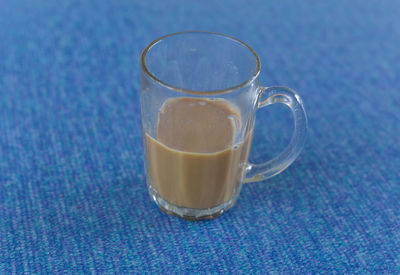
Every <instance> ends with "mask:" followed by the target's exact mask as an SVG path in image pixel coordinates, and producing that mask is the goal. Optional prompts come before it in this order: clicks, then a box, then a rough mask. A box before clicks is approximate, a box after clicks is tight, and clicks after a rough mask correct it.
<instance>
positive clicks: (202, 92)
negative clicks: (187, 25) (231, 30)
mask: <svg viewBox="0 0 400 275" xmlns="http://www.w3.org/2000/svg"><path fill="white" fill-rule="evenodd" d="M185 34H208V35H216V36H219V37H222V38H225V39H231V40H234V41H235V42H238V43H239V44H241V45H242V46H245V47H246V48H247V49H249V50H250V52H251V53H252V54H253V56H254V58H255V60H256V68H255V71H254V72H253V74H252V75H251V76H250V77H249V78H248V79H247V80H246V81H244V82H242V83H241V84H238V85H235V86H232V87H228V88H225V89H218V90H190V89H184V88H180V87H176V86H173V85H170V84H168V83H166V82H164V81H162V80H160V79H158V78H157V77H156V76H155V75H154V74H152V73H151V72H150V70H149V69H148V68H147V65H146V56H147V53H148V52H149V50H150V49H151V48H152V47H153V46H155V45H156V44H157V43H159V42H160V41H162V40H164V39H165V38H168V37H171V36H176V35H185ZM140 66H141V69H142V71H143V72H144V73H145V74H146V75H147V76H149V77H150V78H151V79H152V80H153V81H154V82H156V83H157V84H159V85H161V86H163V87H165V88H168V89H170V90H173V91H176V92H181V93H187V94H197V95H216V94H224V93H229V92H232V91H234V90H237V89H240V88H242V87H245V86H247V85H248V84H249V83H252V82H253V81H254V80H255V79H256V78H257V77H258V76H259V74H260V71H261V62H260V58H259V57H258V55H257V53H256V52H255V51H254V50H253V49H252V48H251V47H250V46H249V45H247V44H246V43H244V42H243V41H241V40H239V39H237V38H235V37H233V36H230V35H226V34H222V33H218V32H211V31H182V32H175V33H171V34H167V35H164V36H161V37H159V38H157V39H156V40H154V41H152V42H151V43H150V44H148V45H147V46H146V47H145V48H144V50H143V51H142V53H141V54H140Z"/></svg>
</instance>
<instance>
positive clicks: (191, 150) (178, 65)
mask: <svg viewBox="0 0 400 275" xmlns="http://www.w3.org/2000/svg"><path fill="white" fill-rule="evenodd" d="M140 65H141V93H140V94H141V121H142V134H143V144H144V158H145V170H146V181H147V185H148V188H149V192H150V196H151V198H152V199H153V200H154V201H155V202H156V204H157V205H158V206H159V207H160V209H161V210H162V211H163V212H166V213H167V214H171V215H175V216H178V217H180V218H183V219H187V220H202V219H212V218H216V217H218V216H219V215H221V214H222V213H223V212H224V211H226V210H227V209H229V208H231V207H232V206H233V205H234V204H235V202H236V200H237V198H238V196H239V193H240V189H241V186H242V183H245V182H254V181H260V180H264V179H267V178H270V177H272V176H275V175H277V174H278V173H280V172H282V171H283V170H285V169H286V168H287V167H288V166H289V165H290V164H291V163H292V162H293V161H294V160H295V159H296V158H297V156H298V155H299V154H300V151H301V149H302V147H303V145H304V141H305V138H306V130H307V118H306V113H305V110H304V106H303V103H302V100H301V98H300V96H299V95H298V94H297V93H296V92H295V91H293V90H292V89H289V88H286V87H278V86H276V87H267V88H266V87H262V86H260V85H259V74H260V69H261V64H260V60H259V57H258V56H257V54H256V53H255V52H254V50H253V49H252V48H250V47H249V46H248V45H246V44H245V43H243V42H241V41H240V40H238V39H236V38H234V37H231V36H228V35H224V34H219V33H213V32H202V31H188V32H179V33H174V34H170V35H166V36H163V37H161V38H159V39H157V40H155V41H153V42H151V43H150V44H149V45H148V46H147V47H146V48H145V49H144V50H143V52H142V54H141V57H140ZM264 98H265V99H264ZM275 103H283V104H285V105H287V106H289V107H290V109H291V110H292V112H293V116H294V125H295V129H294V134H293V136H292V139H291V141H290V143H289V145H288V146H287V148H286V149H285V150H284V151H283V152H281V153H280V154H279V155H278V156H276V157H275V158H274V159H272V160H269V161H267V162H265V163H262V164H252V163H249V162H248V156H249V151H250V146H251V140H252V136H253V130H254V122H255V113H256V111H257V109H258V108H262V107H265V106H268V105H270V104H275Z"/></svg>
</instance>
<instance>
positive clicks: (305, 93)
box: [0, 0, 400, 274]
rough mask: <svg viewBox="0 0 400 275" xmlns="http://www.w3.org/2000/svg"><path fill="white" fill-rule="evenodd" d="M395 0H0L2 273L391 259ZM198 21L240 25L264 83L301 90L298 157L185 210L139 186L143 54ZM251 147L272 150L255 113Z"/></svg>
mask: <svg viewBox="0 0 400 275" xmlns="http://www.w3.org/2000/svg"><path fill="white" fill-rule="evenodd" d="M399 14H400V2H399V1H396V0H392V1H391V0H386V1H261V0H260V1H239V0H237V1H229V2H228V1H208V0H206V1H193V2H192V1H184V0H182V1H175V0H174V1H157V2H156V1H133V0H122V1H102V0H96V1H75V0H74V1H47V0H38V1H0V150H1V151H0V273H1V274H7V273H23V272H25V273H34V274H38V273H50V274H55V273H64V272H65V273H67V274H70V273H84V274H88V273H134V272H137V273H145V272H148V273H192V272H193V273H195V272H196V273H233V272H235V273H244V274H247V273H248V272H252V273H265V272H271V273H304V272H309V273H316V272H337V273H349V272H351V273H355V272H361V273H366V272H374V273H375V272H376V273H382V272H387V273H399V272H400V186H399V185H400V65H399V64H400V21H399V18H398V16H399ZM189 29H200V30H211V31H217V32H222V33H226V34H230V35H233V36H235V37H238V38H239V39H241V40H243V41H245V42H247V43H248V44H249V45H251V46H252V47H253V48H254V49H255V50H256V52H258V54H259V55H260V59H261V61H262V74H261V82H262V83H263V84H264V85H267V86H268V85H286V86H289V87H291V88H293V89H295V90H297V91H298V92H299V93H300V94H301V96H302V98H303V100H304V102H305V105H306V108H307V111H308V116H309V126H310V128H309V135H308V140H307V143H306V146H305V149H304V151H303V153H302V154H301V156H300V157H299V158H298V160H297V161H295V162H294V163H293V165H292V166H291V167H289V168H288V169H287V170H286V171H285V172H283V173H282V174H280V175H278V176H276V177H274V178H273V179H270V180H267V181H265V182H259V183H253V184H246V185H245V186H244V187H243V189H242V192H241V195H240V198H239V200H238V202H237V204H236V206H235V207H234V208H233V209H231V210H229V211H228V212H227V213H225V214H223V215H222V216H221V217H220V218H218V219H216V220H212V221H205V222H197V223H191V222H186V221H183V220H180V219H178V218H175V217H170V216H167V215H165V214H163V213H161V212H160V211H159V209H158V208H157V206H156V205H155V204H154V203H152V201H151V200H150V198H149V196H148V192H147V187H146V184H145V178H144V171H143V148H142V142H141V133H140V117H139V103H138V98H139V54H140V51H141V50H142V49H143V48H144V47H145V46H146V44H148V43H149V42H151V41H152V40H153V39H155V38H157V37H159V36H161V35H164V34H167V33H172V32H176V31H182V30H189ZM256 127H257V130H256V131H257V133H256V135H255V138H254V146H253V148H252V160H253V161H255V162H260V161H262V160H264V159H266V158H270V157H272V156H273V155H274V154H276V153H277V152H279V151H280V150H282V148H284V146H285V145H286V144H287V142H288V140H289V138H290V135H291V131H292V128H293V126H292V117H291V115H290V112H289V111H288V109H286V108H285V107H283V106H271V107H268V108H264V109H263V110H262V111H259V112H258V116H257V122H256Z"/></svg>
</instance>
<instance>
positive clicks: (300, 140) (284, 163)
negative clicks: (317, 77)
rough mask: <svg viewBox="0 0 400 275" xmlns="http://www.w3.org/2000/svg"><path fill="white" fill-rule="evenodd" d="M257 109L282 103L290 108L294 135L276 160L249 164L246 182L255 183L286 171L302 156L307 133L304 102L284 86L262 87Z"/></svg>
mask: <svg viewBox="0 0 400 275" xmlns="http://www.w3.org/2000/svg"><path fill="white" fill-rule="evenodd" d="M264 94H266V95H267V99H265V100H263V101H261V102H260V99H261V97H262V96H263V95H264ZM257 102H258V103H257V104H258V105H257V107H258V108H263V107H265V106H268V105H271V104H275V103H282V104H285V105H286V106H288V107H289V108H290V109H291V110H292V113H293V117H294V133H293V136H292V138H291V140H290V143H289V145H288V146H287V147H286V148H285V150H283V151H282V152H281V153H280V154H279V155H277V156H276V157H275V158H273V159H271V160H269V161H267V162H264V163H261V164H253V163H250V162H249V163H248V164H247V167H246V172H247V174H246V178H245V180H244V182H255V181H261V180H265V179H268V178H271V177H273V176H275V175H277V174H279V173H280V172H282V171H283V170H285V169H286V168H287V167H288V166H289V165H290V164H292V162H293V161H294V160H295V159H296V158H297V157H298V155H299V154H300V152H301V150H302V148H303V145H304V142H305V140H306V132H307V116H306V111H305V109H304V105H303V101H302V100H301V98H300V96H299V95H298V94H297V93H296V92H295V91H294V90H292V89H290V88H287V87H282V86H272V87H261V88H260V92H259V94H258V99H257Z"/></svg>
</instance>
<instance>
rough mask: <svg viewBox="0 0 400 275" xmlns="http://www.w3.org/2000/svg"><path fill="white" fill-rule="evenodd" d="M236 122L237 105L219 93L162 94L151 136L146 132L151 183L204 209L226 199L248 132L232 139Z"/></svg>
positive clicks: (239, 172) (168, 196)
mask: <svg viewBox="0 0 400 275" xmlns="http://www.w3.org/2000/svg"><path fill="white" fill-rule="evenodd" d="M241 123H242V122H241V118H240V112H239V111H238V109H237V108H235V107H234V106H233V105H232V104H230V103H228V102H227V101H225V100H222V99H218V100H209V99H200V98H176V99H169V100H167V101H166V102H165V103H164V104H163V106H162V108H161V110H160V113H159V116H158V123H157V131H156V139H154V138H153V137H151V136H150V135H149V134H148V133H146V144H147V158H148V175H149V179H150V184H151V186H152V187H153V188H155V189H156V191H157V192H158V193H159V195H160V196H161V197H162V198H163V199H164V200H166V201H167V202H169V203H171V204H173V205H176V206H180V207H187V208H196V209H206V208H212V207H215V206H218V205H220V204H222V203H224V202H227V201H229V200H230V199H232V197H233V195H234V194H235V192H236V191H237V188H239V186H240V181H241V180H242V177H243V173H244V166H245V164H246V161H247V158H248V154H249V149H250V143H251V138H252V133H249V134H248V135H247V137H246V138H245V139H244V141H242V142H241V143H238V144H234V140H235V135H236V131H237V130H236V127H238V128H239V129H240V127H241ZM235 124H236V126H235Z"/></svg>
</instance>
